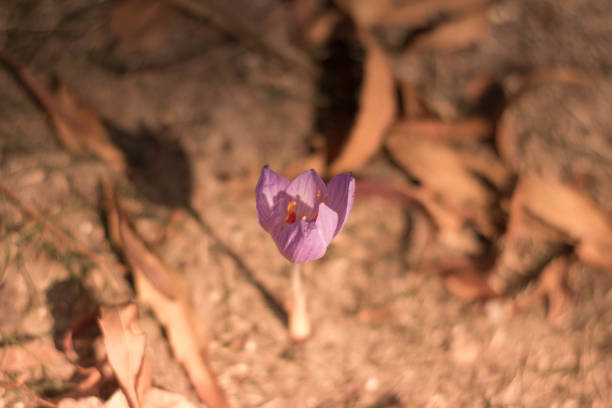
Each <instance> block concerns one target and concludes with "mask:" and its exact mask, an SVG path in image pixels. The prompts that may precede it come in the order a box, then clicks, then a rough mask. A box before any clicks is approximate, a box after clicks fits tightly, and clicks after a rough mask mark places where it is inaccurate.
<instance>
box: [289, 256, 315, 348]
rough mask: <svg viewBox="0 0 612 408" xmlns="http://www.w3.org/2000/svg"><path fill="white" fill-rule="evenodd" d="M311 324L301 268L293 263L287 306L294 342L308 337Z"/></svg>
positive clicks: (290, 333) (290, 331) (290, 330)
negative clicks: (289, 305)
mask: <svg viewBox="0 0 612 408" xmlns="http://www.w3.org/2000/svg"><path fill="white" fill-rule="evenodd" d="M310 333H311V326H310V318H309V317H308V309H307V307H306V294H305V293H304V289H303V287H302V268H301V265H300V264H293V268H292V270H291V307H290V308H289V335H290V336H291V339H292V340H293V341H295V342H300V341H304V340H306V339H307V338H308V337H310Z"/></svg>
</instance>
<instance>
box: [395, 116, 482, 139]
mask: <svg viewBox="0 0 612 408" xmlns="http://www.w3.org/2000/svg"><path fill="white" fill-rule="evenodd" d="M493 130H494V129H493V124H492V123H491V122H490V121H489V120H487V119H486V118H483V117H473V118H469V119H464V120H461V121H458V122H444V121H440V120H435V119H404V120H400V121H398V122H396V123H395V125H393V128H392V130H391V132H392V133H396V132H397V133H406V134H414V135H419V136H421V137H423V138H427V139H431V140H446V141H459V142H461V141H469V140H479V139H486V138H489V137H491V136H493Z"/></svg>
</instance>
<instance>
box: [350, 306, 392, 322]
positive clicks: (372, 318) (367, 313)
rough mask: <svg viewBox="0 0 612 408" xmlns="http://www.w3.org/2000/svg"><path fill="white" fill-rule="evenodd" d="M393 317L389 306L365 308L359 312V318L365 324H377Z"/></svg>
mask: <svg viewBox="0 0 612 408" xmlns="http://www.w3.org/2000/svg"><path fill="white" fill-rule="evenodd" d="M390 317H391V310H389V308H388V307H377V308H363V309H361V310H359V313H357V320H358V321H359V322H361V323H365V324H377V323H382V322H383V321H385V320H387V319H389V318H390Z"/></svg>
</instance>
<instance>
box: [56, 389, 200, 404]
mask: <svg viewBox="0 0 612 408" xmlns="http://www.w3.org/2000/svg"><path fill="white" fill-rule="evenodd" d="M142 406H143V407H144V408H195V405H193V404H192V403H191V402H189V400H187V399H186V398H185V397H183V396H182V395H179V394H175V393H173V392H169V391H164V390H161V389H159V388H151V389H150V390H149V392H147V393H146V395H145V397H144V400H143V404H142ZM57 407H58V408H129V405H128V400H127V398H126V397H125V394H124V393H123V392H122V391H121V390H117V391H115V393H114V394H113V395H111V397H110V398H109V399H108V401H106V402H104V401H102V400H101V399H100V398H97V397H88V398H81V399H78V400H77V399H72V398H64V399H62V400H60V401H59V403H58V404H57Z"/></svg>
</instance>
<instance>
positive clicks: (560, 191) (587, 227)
mask: <svg viewBox="0 0 612 408" xmlns="http://www.w3.org/2000/svg"><path fill="white" fill-rule="evenodd" d="M514 194H516V195H518V197H517V198H518V202H519V205H520V206H521V207H523V208H524V209H525V210H526V211H527V212H528V213H529V214H531V215H533V216H535V217H537V218H539V219H540V220H542V221H544V222H545V223H547V224H549V225H551V226H553V227H555V228H556V229H558V230H560V231H561V232H563V233H564V234H566V235H567V236H569V237H570V238H571V239H572V240H574V242H571V243H572V244H573V243H576V245H577V247H576V253H577V254H578V256H579V257H580V258H581V259H582V260H583V261H585V262H587V263H591V264H593V265H596V266H600V267H604V268H610V267H612V222H611V221H610V219H609V218H608V216H607V215H606V214H604V212H603V211H602V210H601V209H600V208H599V207H598V206H597V205H596V204H595V203H594V202H593V201H592V200H591V199H589V198H587V197H586V196H585V195H584V194H581V193H580V192H579V191H577V190H575V189H573V188H571V187H568V186H566V185H563V184H560V183H558V182H555V181H550V180H542V179H541V178H539V177H537V176H534V175H523V176H521V178H520V179H519V182H518V185H517V187H516V190H515V193H514Z"/></svg>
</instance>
